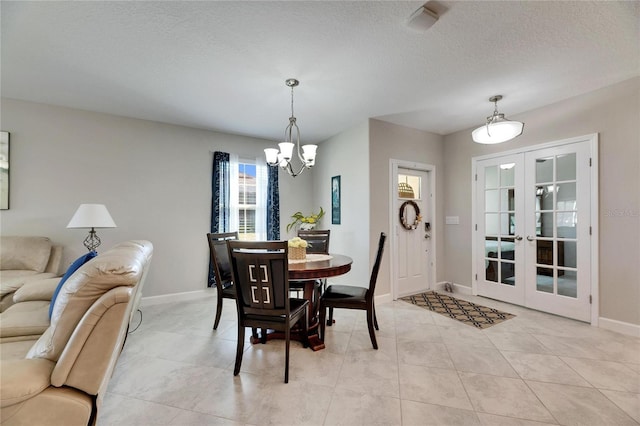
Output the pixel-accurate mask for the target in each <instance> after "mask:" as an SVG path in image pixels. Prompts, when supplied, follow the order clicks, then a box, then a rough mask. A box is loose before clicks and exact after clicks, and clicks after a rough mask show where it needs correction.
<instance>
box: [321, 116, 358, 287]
mask: <svg viewBox="0 0 640 426" xmlns="http://www.w3.org/2000/svg"><path fill="white" fill-rule="evenodd" d="M369 167H370V160H369V126H368V123H367V122H363V123H362V124H359V125H357V126H355V127H353V128H351V129H349V130H346V131H344V132H342V133H340V134H338V135H335V136H333V137H331V138H329V139H327V140H326V141H323V142H322V143H320V144H319V145H318V158H317V159H316V166H315V167H314V169H313V170H312V171H313V173H314V174H313V200H314V202H313V207H312V209H313V210H317V209H318V207H319V206H322V208H324V209H325V211H326V212H327V214H326V216H325V217H324V218H323V219H322V223H321V224H320V227H321V228H322V229H330V230H331V241H330V246H331V251H332V252H335V253H343V254H347V255H349V256H350V257H352V258H353V264H352V266H351V271H350V272H349V273H348V274H346V275H343V276H340V277H335V278H331V279H330V280H329V282H330V283H340V284H353V285H358V286H363V285H368V283H369V274H370V261H369V246H370V242H369V228H370V226H369V223H370V219H369V212H370V200H369V185H370V183H369ZM333 176H340V180H341V192H342V194H341V221H340V224H339V225H333V224H332V223H331V178H332V177H333Z"/></svg>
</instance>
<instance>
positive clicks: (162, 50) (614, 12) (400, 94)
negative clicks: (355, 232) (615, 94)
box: [0, 0, 640, 142]
mask: <svg viewBox="0 0 640 426" xmlns="http://www.w3.org/2000/svg"><path fill="white" fill-rule="evenodd" d="M422 4H423V2H421V1H418V2H395V1H371V2H370V1H352V2H346V1H343V2H339V1H332V2H325V1H311V2H297V1H295V2H272V1H265V2H244V1H235V2H217V1H216V2H213V1H210V2H209V1H200V2H172V1H157V2H155V1H144V2H128V1H124V2H106V1H99V2H97V1H96V2H11V1H4V0H3V1H2V2H1V3H0V8H1V9H0V12H1V14H2V16H1V19H2V21H1V24H2V28H1V36H2V52H1V54H2V57H1V60H2V62H1V65H2V69H1V71H2V73H1V83H2V86H1V91H2V96H3V97H8V98H15V99H23V100H29V101H35V102H43V103H50V104H56V105H63V106H69V107H74V108H80V109H86V110H91V111H99V112H106V113H112V114H117V115H123V116H129V117H136V118H143V119H149V120H155V121H162V122H167V123H175V124H180V125H185V126H191V127H197V128H204V129H213V130H220V131H224V132H230V133H237V134H243V135H250V136H255V137H262V138H268V139H280V138H281V137H282V135H283V131H284V128H285V126H286V125H287V123H288V117H289V113H290V99H289V96H290V92H289V89H288V88H287V87H286V86H285V84H284V81H285V79H287V78H289V77H294V78H297V79H299V80H300V81H301V84H300V86H299V87H298V88H296V90H295V113H296V114H295V115H296V116H297V117H298V124H299V126H300V129H301V133H302V138H303V139H304V140H305V141H306V142H318V141H321V140H323V139H326V138H327V137H330V136H332V135H334V134H336V133H339V132H341V131H343V130H346V129H348V128H350V127H351V126H354V125H356V124H358V123H361V122H362V121H364V120H366V119H367V118H369V117H375V118H378V119H381V120H385V121H389V122H393V123H397V124H401V125H405V126H409V127H414V128H417V129H423V130H427V131H431V132H434V133H439V134H448V133H451V132H454V131H457V130H461V129H465V128H469V127H472V126H474V125H479V124H481V123H482V122H483V120H484V118H485V117H486V116H487V115H490V113H491V112H492V110H493V106H492V104H490V103H489V102H488V98H489V97H490V96H491V95H494V94H502V95H504V99H503V101H501V102H500V103H499V109H500V111H501V112H504V113H505V114H507V116H513V115H515V114H517V113H520V112H524V111H527V110H531V109H534V108H537V107H541V106H544V105H547V104H550V103H553V102H556V101H559V100H562V99H566V98H568V97H572V96H576V95H579V94H582V93H585V92H588V91H591V90H594V89H597V88H600V87H604V86H607V85H609V84H613V83H616V82H618V81H622V80H625V79H628V78H632V77H634V76H637V75H640V48H639V41H638V40H640V30H639V27H640V2H636V1H628V2H615V1H609V2H587V1H578V2H560V1H553V2H550V1H547V2H537V1H535V2H534V1H514V2H510V1H498V2H488V1H477V2H471V1H470V2H457V1H452V2H448V1H443V2H430V3H428V5H429V7H430V8H432V9H434V10H436V11H438V13H439V14H440V19H439V20H438V22H436V24H435V25H434V26H433V27H432V28H431V29H429V30H428V31H426V32H415V31H413V30H411V29H409V28H408V27H407V26H406V25H405V23H406V20H407V18H408V17H409V16H410V15H411V13H413V12H414V11H415V10H416V9H418V8H419V7H420V6H421V5H422Z"/></svg>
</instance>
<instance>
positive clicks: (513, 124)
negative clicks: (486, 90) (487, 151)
mask: <svg viewBox="0 0 640 426" xmlns="http://www.w3.org/2000/svg"><path fill="white" fill-rule="evenodd" d="M500 99H502V95H495V96H492V97H490V98H489V102H493V103H494V105H495V108H494V110H493V115H492V116H489V117H487V123H486V124H484V125H482V126H480V127H478V128H477V129H475V130H474V131H473V132H472V133H471V137H472V138H473V141H474V142H477V143H484V144H494V143H501V142H506V141H510V140H511V139H513V138H515V137H517V136H520V135H521V134H522V129H523V128H524V123H521V122H520V121H511V120H508V119H507V118H505V116H504V114H500V113H499V112H498V101H499V100H500Z"/></svg>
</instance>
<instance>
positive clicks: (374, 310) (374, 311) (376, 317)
mask: <svg viewBox="0 0 640 426" xmlns="http://www.w3.org/2000/svg"><path fill="white" fill-rule="evenodd" d="M371 309H373V325H375V326H376V330H380V328H379V327H378V316H377V315H376V305H373V306H372V307H371Z"/></svg>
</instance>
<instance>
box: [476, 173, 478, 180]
mask: <svg viewBox="0 0 640 426" xmlns="http://www.w3.org/2000/svg"><path fill="white" fill-rule="evenodd" d="M477 181H478V174H477V173H476V182H477Z"/></svg>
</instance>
